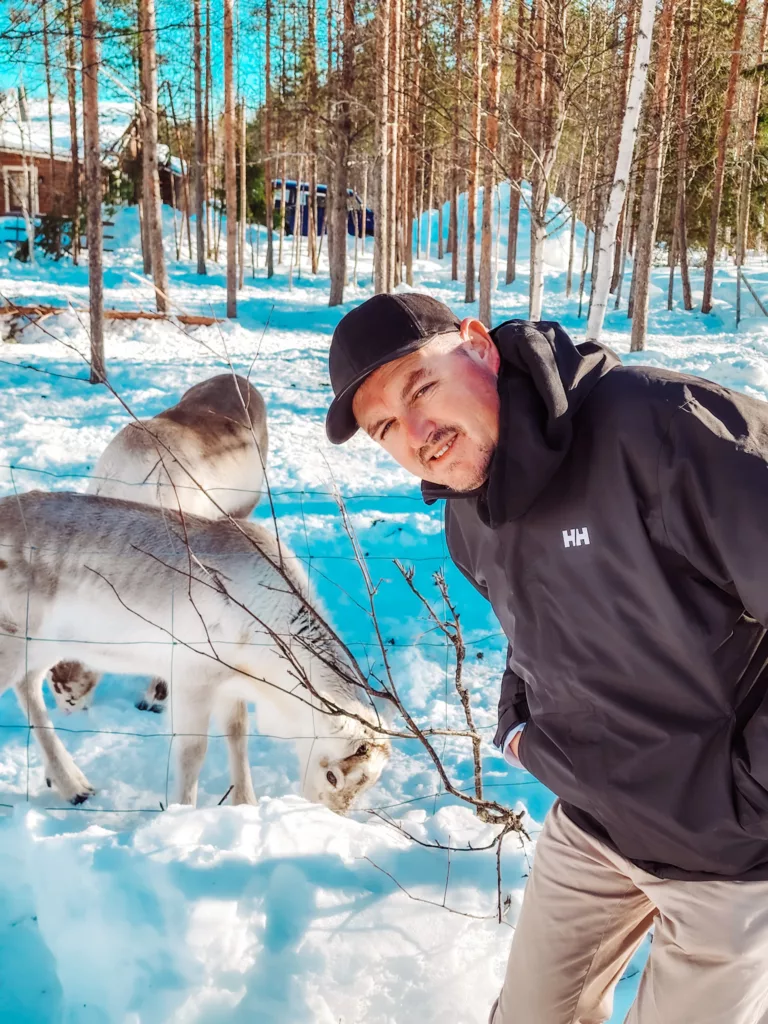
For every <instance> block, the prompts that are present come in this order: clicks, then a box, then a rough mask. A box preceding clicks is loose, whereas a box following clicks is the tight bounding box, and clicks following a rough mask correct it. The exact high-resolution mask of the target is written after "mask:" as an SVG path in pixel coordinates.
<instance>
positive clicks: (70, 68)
mask: <svg viewBox="0 0 768 1024" xmlns="http://www.w3.org/2000/svg"><path fill="white" fill-rule="evenodd" d="M72 5H73V0H67V7H66V12H65V23H66V41H65V54H66V61H67V101H68V104H69V146H70V153H71V154H72V262H73V263H74V264H75V266H77V260H78V255H79V253H80V157H79V154H78V142H77V78H76V66H77V44H76V42H75V18H74V13H73V10H72Z"/></svg>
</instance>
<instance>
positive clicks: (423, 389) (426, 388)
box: [413, 381, 435, 398]
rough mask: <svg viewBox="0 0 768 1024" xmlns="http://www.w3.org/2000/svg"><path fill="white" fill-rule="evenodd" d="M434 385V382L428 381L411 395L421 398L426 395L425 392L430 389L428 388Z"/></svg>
mask: <svg viewBox="0 0 768 1024" xmlns="http://www.w3.org/2000/svg"><path fill="white" fill-rule="evenodd" d="M434 386H435V382H434V381H430V382H429V384H425V385H424V387H423V388H419V390H418V391H417V392H416V394H415V395H414V396H413V397H414V398H422V397H423V396H424V395H426V393H427V392H428V391H429V390H430V388H433V387H434Z"/></svg>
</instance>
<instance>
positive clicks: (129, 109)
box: [0, 89, 135, 157]
mask: <svg viewBox="0 0 768 1024" xmlns="http://www.w3.org/2000/svg"><path fill="white" fill-rule="evenodd" d="M77 106H78V109H77V137H78V149H79V152H80V155H81V156H82V152H83V138H82V135H83V132H82V110H81V109H80V104H78V105H77ZM134 112H135V107H134V104H133V102H132V101H131V100H106V99H104V100H99V142H100V144H101V150H102V152H103V153H106V152H109V151H110V150H111V149H112V148H113V147H114V146H115V143H117V142H118V141H119V140H120V138H121V137H122V136H123V134H124V133H125V131H126V129H127V128H128V127H129V125H130V123H131V121H132V120H133V116H134ZM49 145H50V143H49V136H48V101H47V100H46V99H45V98H37V97H35V98H29V97H27V98H24V96H23V94H22V96H21V99H20V97H19V90H18V89H8V90H7V91H5V92H2V91H0V149H14V150H25V151H26V152H27V153H45V154H46V156H47V155H48V152H49ZM53 150H54V153H55V154H56V155H57V156H63V157H68V156H69V155H70V154H71V151H72V150H71V143H70V134H69V104H68V103H67V102H66V100H54V102H53Z"/></svg>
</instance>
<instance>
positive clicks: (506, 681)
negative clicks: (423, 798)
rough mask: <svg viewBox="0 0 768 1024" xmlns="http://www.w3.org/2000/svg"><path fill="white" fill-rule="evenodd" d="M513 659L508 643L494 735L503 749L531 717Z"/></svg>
mask: <svg viewBox="0 0 768 1024" xmlns="http://www.w3.org/2000/svg"><path fill="white" fill-rule="evenodd" d="M451 557H452V559H453V562H454V564H455V566H456V568H457V569H459V570H460V571H461V574H462V575H463V576H465V577H466V578H467V579H468V580H469V582H470V583H471V584H472V586H473V587H474V588H475V590H477V592H478V593H480V594H482V595H483V597H484V598H485V599H486V601H490V598H489V597H488V588H487V587H486V586H484V585H483V584H482V583H480V582H478V580H476V579H475V577H474V576H473V575H472V573H471V572H470V571H469V570H468V569H467V568H466V567H465V566H463V565H462V564H461V561H460V560H459V559H458V558H457V557H456V555H455V554H454V553H453V552H451ZM511 660H512V645H511V644H508V645H507V660H506V668H505V670H504V675H503V676H502V677H501V694H500V695H499V724H498V726H497V728H496V734H495V736H494V737H493V743H494V746H496V747H498V748H499V749H500V750H503V749H504V748H503V744H504V738H505V737H506V735H507V733H508V732H509V731H510V729H514V728H515V726H516V725H520V724H521V723H522V722H527V721H528V719H529V718H530V717H531V716H530V712H529V711H528V700H527V698H526V695H525V683H524V682H523V680H522V679H521V678H520V676H519V675H518V674H517V673H516V672H515V671H514V669H512V668H511V667H510V661H511Z"/></svg>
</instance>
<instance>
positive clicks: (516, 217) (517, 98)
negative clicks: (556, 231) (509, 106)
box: [505, 0, 527, 284]
mask: <svg viewBox="0 0 768 1024" xmlns="http://www.w3.org/2000/svg"><path fill="white" fill-rule="evenodd" d="M525 22H526V6H525V0H518V5H517V41H516V45H515V91H514V95H513V114H512V131H513V132H514V137H513V140H512V162H511V166H510V176H509V177H510V182H509V222H508V225H507V271H506V275H505V280H506V283H507V284H512V283H513V281H514V280H515V277H516V274H517V238H518V231H519V225H520V187H521V185H522V183H523V152H524V142H525V104H524V102H523V62H524V60H525V54H526V52H527V49H526V43H525V31H526V27H525Z"/></svg>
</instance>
